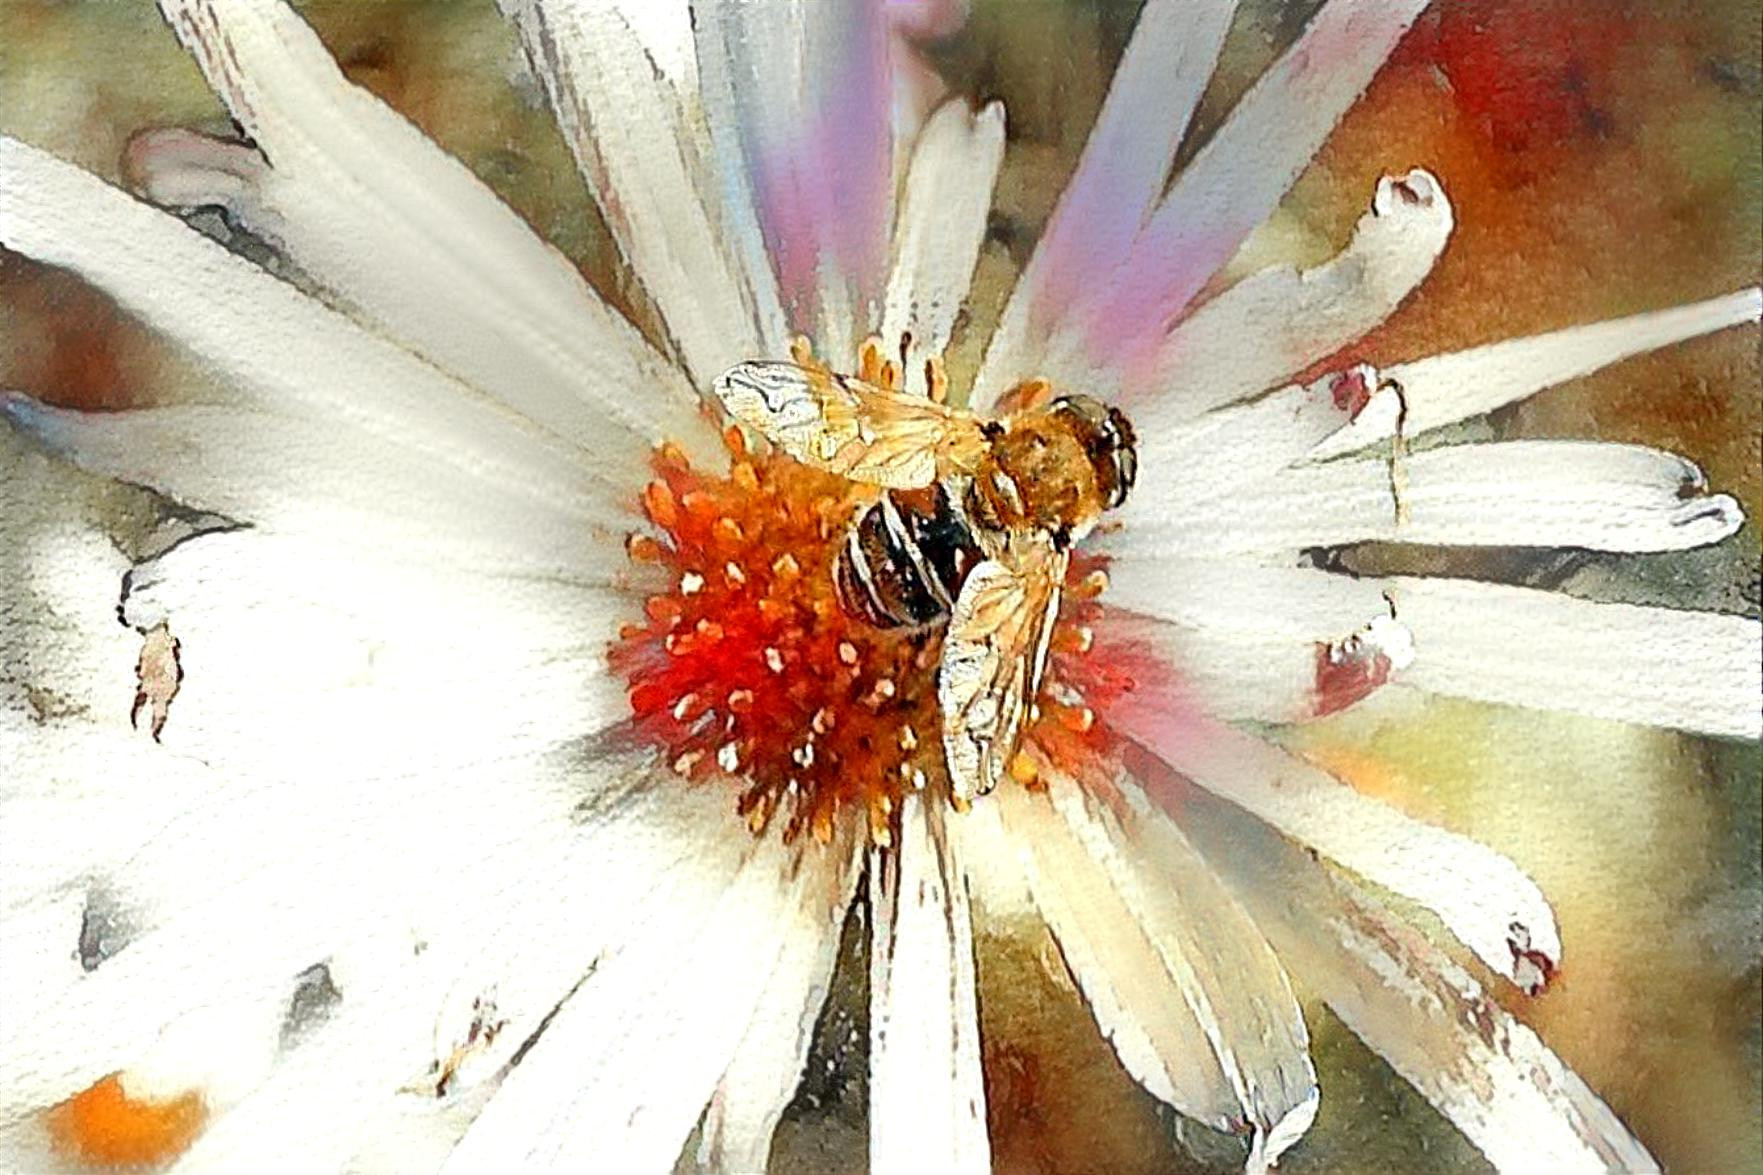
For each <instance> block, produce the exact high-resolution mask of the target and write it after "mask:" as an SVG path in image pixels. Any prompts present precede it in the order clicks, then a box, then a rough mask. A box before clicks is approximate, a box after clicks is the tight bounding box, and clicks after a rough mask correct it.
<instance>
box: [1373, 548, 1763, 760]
mask: <svg viewBox="0 0 1763 1175" xmlns="http://www.w3.org/2000/svg"><path fill="white" fill-rule="evenodd" d="M1389 587H1390V591H1391V595H1392V598H1393V599H1394V600H1395V607H1396V614H1397V616H1398V617H1399V618H1400V619H1401V622H1402V623H1403V624H1404V625H1405V626H1406V627H1407V628H1408V629H1409V630H1411V631H1412V632H1413V634H1414V645H1415V657H1414V662H1413V664H1411V665H1409V666H1408V667H1407V668H1406V669H1404V670H1402V671H1401V673H1400V674H1399V678H1398V679H1399V680H1401V681H1404V682H1406V683H1408V684H1410V685H1416V686H1420V687H1421V688H1423V689H1428V690H1432V691H1433V692H1435V693H1442V694H1452V695H1456V696H1458V697H1469V698H1477V699H1481V700H1484V701H1493V702H1505V703H1507V704H1509V705H1518V706H1530V707H1534V708H1536V709H1542V710H1565V711H1569V712H1572V713H1578V714H1589V715H1592V716H1594V717H1598V718H1612V719H1615V720H1617V721H1620V722H1636V723H1643V724H1646V725H1649V726H1669V727H1675V728H1676V729H1679V730H1692V731H1696V732H1699V733H1702V734H1715V735H1724V736H1726V737H1729V738H1750V739H1754V738H1757V737H1758V736H1759V734H1760V733H1763V717H1760V711H1763V702H1760V699H1763V668H1759V666H1760V662H1759V658H1758V653H1757V651H1758V648H1759V646H1760V642H1763V629H1759V626H1758V623H1757V621H1756V620H1754V619H1751V618H1749V617H1743V616H1724V615H1719V614H1716V613H1712V612H1688V611H1679V610H1677V609H1673V608H1648V607H1638V606H1636V605H1632V604H1604V603H1594V602H1592V601H1590V600H1577V599H1574V598H1572V597H1570V596H1563V595H1559V594H1556V593H1554V592H1541V591H1533V590H1530V589H1528V588H1517V587H1504V586H1500V585H1496V584H1490V583H1474V582H1467V581H1462V580H1450V579H1394V580H1391V581H1389Z"/></svg>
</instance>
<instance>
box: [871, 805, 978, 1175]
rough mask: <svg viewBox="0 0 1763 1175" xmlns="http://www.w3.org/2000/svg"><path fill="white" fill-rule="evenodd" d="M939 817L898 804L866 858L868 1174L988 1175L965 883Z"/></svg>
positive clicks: (933, 808) (934, 810) (935, 811)
mask: <svg viewBox="0 0 1763 1175" xmlns="http://www.w3.org/2000/svg"><path fill="white" fill-rule="evenodd" d="M944 820H945V817H944V814H943V805H942V804H941V803H940V802H936V801H932V802H926V799H925V797H924V796H922V795H921V794H920V793H918V792H907V793H906V796H905V799H904V802H903V803H902V804H901V807H900V817H899V821H900V822H899V827H900V843H899V844H898V845H897V846H895V847H893V848H889V849H883V850H877V851H875V852H873V853H871V854H870V862H869V882H870V891H869V892H870V898H869V902H870V907H869V908H870V911H871V914H870V916H871V918H872V919H873V923H872V925H871V927H870V956H869V959H870V962H869V1008H870V1011H869V1168H870V1170H871V1171H872V1172H874V1173H875V1175H922V1173H923V1172H925V1171H947V1172H950V1173H951V1175H985V1173H987V1172H990V1171H991V1143H990V1141H989V1140H988V1139H987V1137H986V1093H985V1080H984V1074H983V1073H982V1072H981V1069H980V1051H979V1004H978V995H977V992H976V990H975V977H974V961H973V925H972V921H971V914H970V911H969V906H968V895H967V878H966V877H965V875H964V872H963V866H962V864H961V861H960V859H959V855H958V849H957V845H956V842H955V841H954V840H953V838H951V837H950V835H949V832H948V830H947V829H946V828H945V827H944Z"/></svg>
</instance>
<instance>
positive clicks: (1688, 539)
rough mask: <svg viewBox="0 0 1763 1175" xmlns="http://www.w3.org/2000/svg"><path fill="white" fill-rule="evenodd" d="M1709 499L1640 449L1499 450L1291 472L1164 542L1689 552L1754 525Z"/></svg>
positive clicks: (1514, 446) (1172, 529)
mask: <svg viewBox="0 0 1763 1175" xmlns="http://www.w3.org/2000/svg"><path fill="white" fill-rule="evenodd" d="M1707 488H1708V487H1707V481H1706V479H1705V478H1704V477H1703V476H1702V471H1701V470H1700V469H1698V468H1696V466H1694V465H1693V464H1691V463H1690V462H1688V461H1686V460H1684V459H1683V458H1681V457H1678V456H1676V455H1675V454H1672V453H1664V452H1661V451H1659V450H1657V449H1648V448H1645V447H1642V446H1640V445H1619V444H1612V443H1605V442H1599V441H1500V442H1495V443H1490V444H1477V445H1452V446H1444V447H1440V448H1436V449H1428V450H1426V451H1424V452H1420V453H1413V454H1409V455H1407V456H1405V457H1403V458H1402V459H1401V460H1399V461H1396V462H1391V461H1388V460H1350V461H1334V462H1329V463H1326V464H1322V465H1306V466H1301V467H1294V468H1291V469H1287V470H1284V471H1282V472H1281V473H1279V474H1278V475H1277V476H1275V477H1273V478H1270V479H1268V480H1266V481H1263V482H1262V483H1261V484H1260V485H1258V486H1252V487H1249V488H1246V489H1244V490H1243V491H1242V492H1240V493H1239V494H1237V495H1235V496H1232V497H1226V498H1223V499H1219V500H1217V501H1216V511H1215V520H1214V521H1213V526H1212V532H1211V533H1210V534H1208V533H1205V527H1204V526H1202V525H1197V524H1196V523H1195V522H1193V521H1192V520H1191V519H1181V520H1177V521H1174V522H1172V524H1170V525H1167V526H1163V527H1161V528H1159V529H1158V530H1157V532H1156V533H1157V536H1158V538H1159V539H1161V540H1162V541H1165V542H1175V543H1181V542H1191V543H1194V544H1197V545H1199V546H1202V547H1210V548H1215V549H1221V550H1228V551H1235V552H1241V553H1247V552H1255V551H1260V552H1274V551H1295V550H1301V549H1303V548H1306V547H1317V546H1332V545H1336V544H1341V543H1352V542H1361V541H1370V540H1377V541H1383V542H1396V543H1425V544H1438V545H1443V546H1452V545H1461V546H1513V547H1584V548H1587V549H1589V550H1594V551H1681V550H1687V549H1688V548H1691V547H1700V546H1706V545H1707V544H1709V543H1715V542H1719V541H1720V540H1721V539H1724V538H1726V537H1727V536H1728V535H1730V534H1732V533H1733V532H1734V531H1736V530H1737V529H1738V528H1739V526H1740V525H1741V524H1742V523H1743V522H1744V511H1743V510H1741V509H1740V508H1739V505H1738V503H1737V502H1736V501H1734V500H1733V499H1732V498H1731V497H1729V496H1727V495H1725V494H1708V493H1707V492H1706V491H1707ZM1196 510H1198V507H1196ZM1153 525H1155V524H1153Z"/></svg>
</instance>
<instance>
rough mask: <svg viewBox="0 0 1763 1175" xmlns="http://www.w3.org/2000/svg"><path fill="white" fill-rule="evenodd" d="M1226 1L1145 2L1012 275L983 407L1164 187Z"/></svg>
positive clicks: (978, 387) (1105, 266)
mask: <svg viewBox="0 0 1763 1175" xmlns="http://www.w3.org/2000/svg"><path fill="white" fill-rule="evenodd" d="M1235 8H1236V5H1235V3H1234V0H1224V2H1220V3H1208V4H1194V3H1190V2H1188V0H1150V2H1149V3H1147V4H1146V5H1145V6H1144V7H1143V8H1142V9H1140V11H1139V19H1138V24H1137V25H1136V26H1134V28H1133V35H1132V40H1130V41H1129V42H1127V46H1126V52H1125V53H1123V54H1122V55H1121V58H1120V64H1119V66H1118V67H1117V68H1116V69H1115V71H1114V80H1113V82H1112V83H1111V84H1110V86H1109V89H1108V98H1107V100H1106V102H1104V103H1103V106H1102V112H1101V114H1100V116H1098V118H1097V119H1096V126H1095V129H1094V130H1093V131H1091V132H1090V138H1089V141H1088V142H1087V143H1086V144H1085V145H1084V153H1083V157H1082V158H1081V159H1079V160H1078V165H1077V171H1076V172H1074V173H1073V175H1072V177H1071V182H1070V184H1068V185H1067V186H1066V189H1065V193H1064V194H1063V195H1062V196H1061V197H1060V198H1059V204H1058V205H1057V206H1056V207H1055V208H1054V210H1053V215H1052V218H1051V219H1050V220H1048V222H1047V228H1046V231H1045V232H1044V233H1043V234H1042V237H1041V241H1040V243H1039V244H1038V245H1037V246H1036V247H1035V251H1034V255H1033V256H1032V257H1030V259H1029V263H1028V268H1027V269H1026V270H1024V272H1023V275H1022V277H1021V279H1020V280H1019V281H1018V282H1017V286H1016V289H1015V291H1014V292H1013V293H1012V294H1011V296H1010V303H1009V305H1008V306H1007V307H1006V308H1005V311H1004V316H1003V318H1002V320H1001V321H1000V322H999V326H998V332H997V334H996V336H995V337H994V339H993V341H992V343H991V345H990V347H989V348H988V350H987V353H986V358H985V364H984V366H983V367H982V369H981V371H980V375H979V378H978V380H977V381H976V382H975V385H974V397H973V399H974V404H975V405H976V407H979V408H982V409H983V408H986V407H989V406H990V405H991V404H992V403H993V402H994V401H995V400H996V398H997V396H998V394H999V393H1001V392H1003V391H1004V390H1005V389H1006V388H1007V387H1009V386H1010V384H1012V383H1014V382H1015V381H1016V380H1018V379H1022V378H1024V377H1025V376H1028V375H1033V374H1039V371H1040V366H1039V360H1040V357H1041V355H1042V354H1043V353H1044V351H1045V348H1046V333H1047V332H1048V331H1049V330H1051V329H1053V327H1054V326H1055V325H1056V324H1057V323H1059V322H1060V321H1061V320H1062V319H1063V317H1064V315H1065V311H1066V309H1067V307H1068V306H1069V305H1070V303H1071V302H1072V300H1073V299H1074V298H1077V297H1079V296H1082V297H1085V298H1093V297H1095V296H1096V295H1097V294H1098V293H1099V292H1100V291H1099V290H1097V289H1096V288H1095V286H1096V284H1097V283H1099V282H1101V281H1105V280H1107V275H1108V274H1110V273H1111V272H1112V271H1113V270H1114V268H1115V266H1117V265H1119V264H1120V262H1121V261H1122V260H1124V259H1125V257H1126V254H1127V250H1128V247H1129V246H1130V245H1131V244H1132V240H1133V237H1134V236H1135V235H1136V234H1137V233H1138V231H1139V228H1140V226H1141V225H1143V224H1144V222H1145V220H1146V219H1147V218H1148V217H1149V216H1150V214H1151V210H1152V208H1153V207H1154V206H1155V205H1156V203H1157V201H1158V199H1159V198H1160V197H1161V196H1162V195H1163V188H1164V184H1165V182H1166V181H1167V180H1168V178H1169V169H1170V166H1171V165H1172V164H1173V163H1174V161H1175V152H1176V148H1177V147H1178V146H1179V145H1180V143H1181V140H1182V136H1183V134H1184V133H1185V132H1186V131H1187V127H1188V121H1189V119H1190V118H1191V117H1192V116H1193V112H1194V107H1195V106H1196V105H1197V104H1198V103H1199V100H1200V95H1201V93H1202V92H1203V91H1204V90H1205V87H1206V81H1207V79H1208V78H1210V77H1211V76H1212V70H1213V68H1214V66H1215V65H1216V64H1217V62H1218V53H1219V50H1220V49H1221V48H1222V47H1223V45H1224V35H1225V32H1226V30H1228V29H1229V28H1230V24H1231V16H1232V14H1233V12H1234V11H1235Z"/></svg>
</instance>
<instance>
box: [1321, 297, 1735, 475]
mask: <svg viewBox="0 0 1763 1175" xmlns="http://www.w3.org/2000/svg"><path fill="white" fill-rule="evenodd" d="M1760 314H1763V291H1760V290H1759V289H1757V288H1756V287H1754V286H1753V287H1752V288H1751V289H1748V290H1737V291H1735V292H1733V293H1730V294H1726V295H1724V296H1722V297H1719V298H1710V299H1709V300H1707V301H1706V302H1695V303H1692V304H1690V305H1688V306H1676V307H1673V308H1672V309H1670V310H1654V311H1649V312H1647V313H1645V314H1633V315H1630V316H1628V317H1627V318H1613V319H1610V320H1608V321H1606V322H1595V323H1589V324H1587V325H1585V326H1574V327H1568V328H1567V329H1565V330H1558V331H1550V332H1549V333H1548V334H1541V335H1532V336H1530V337H1528V338H1523V339H1507V340H1503V341H1501V342H1498V343H1489V344H1488V345H1486V346H1483V347H1472V348H1470V349H1469V350H1467V351H1453V352H1451V353H1450V354H1447V355H1434V356H1432V357H1430V358H1427V359H1416V360H1414V361H1413V362H1411V363H1403V364H1400V365H1398V366H1395V367H1391V368H1388V369H1386V370H1385V371H1384V373H1383V374H1384V377H1385V378H1386V379H1390V380H1394V381H1395V382H1396V383H1397V384H1398V385H1399V386H1400V387H1401V388H1402V393H1403V399H1404V401H1405V402H1406V404H1407V415H1406V416H1405V417H1404V419H1403V431H1404V432H1405V433H1407V435H1409V436H1415V435H1418V434H1420V433H1423V432H1426V431H1428V430H1429V429H1434V428H1439V427H1442V426H1444V425H1447V424H1454V423H1456V422H1457V421H1459V420H1466V419H1468V418H1469V417H1471V416H1480V415H1482V414H1484V413H1487V412H1492V411H1493V410H1494V409H1496V408H1499V407H1502V406H1504V405H1506V404H1512V403H1516V402H1517V401H1519V400H1523V399H1525V398H1527V397H1529V396H1533V395H1535V394H1536V393H1537V392H1540V391H1542V390H1543V389H1545V388H1551V387H1554V386H1555V385H1556V384H1559V383H1565V382H1567V381H1568V380H1570V379H1577V378H1578V377H1580V376H1582V375H1588V374H1590V373H1591V372H1594V371H1597V370H1598V369H1599V368H1601V367H1607V366H1609V365H1610V364H1612V363H1617V362H1620V361H1621V360H1623V359H1627V358H1629V357H1630V356H1632V355H1640V354H1644V353H1645V352H1647V351H1656V350H1658V349H1659V348H1661V347H1668V346H1670V345H1671V344H1673V343H1680V342H1683V341H1684V340H1685V339H1693V338H1696V337H1698V336H1700V335H1705V334H1711V333H1713V332H1714V331H1717V330H1724V329H1726V328H1727V327H1732V326H1738V325H1740V324H1742V323H1747V322H1756V321H1757V320H1758V316H1759V315H1760ZM1393 425H1394V421H1393V420H1392V419H1383V418H1372V417H1366V418H1364V419H1361V420H1358V421H1355V422H1354V423H1353V425H1352V426H1350V427H1347V428H1343V429H1342V430H1341V431H1340V432H1339V433H1337V434H1336V435H1335V436H1332V437H1330V438H1328V440H1326V441H1324V442H1323V443H1322V444H1320V445H1318V446H1317V448H1316V453H1315V456H1316V457H1317V458H1318V459H1323V458H1328V457H1336V456H1339V455H1340V454H1342V453H1350V452H1352V451H1353V450H1355V449H1360V448H1364V447H1365V446H1366V445H1370V444H1374V443H1376V442H1378V441H1381V440H1385V439H1387V438H1388V437H1389V435H1390V432H1391V429H1392V427H1393Z"/></svg>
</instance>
